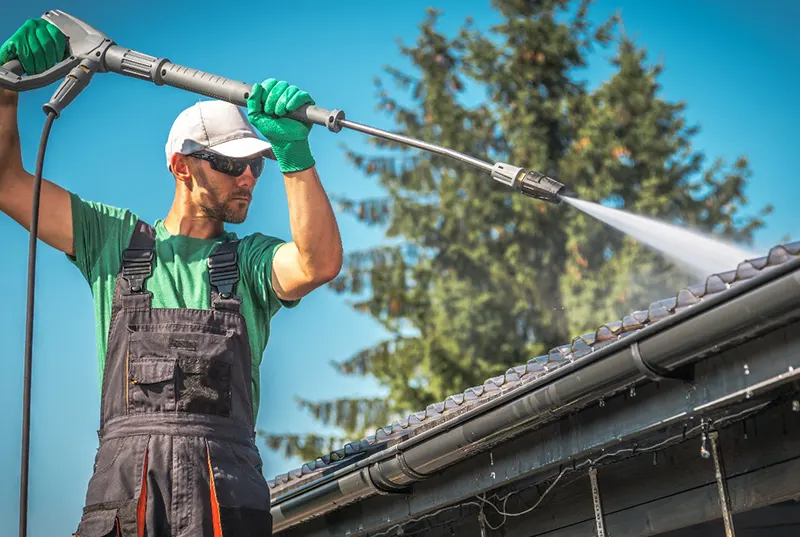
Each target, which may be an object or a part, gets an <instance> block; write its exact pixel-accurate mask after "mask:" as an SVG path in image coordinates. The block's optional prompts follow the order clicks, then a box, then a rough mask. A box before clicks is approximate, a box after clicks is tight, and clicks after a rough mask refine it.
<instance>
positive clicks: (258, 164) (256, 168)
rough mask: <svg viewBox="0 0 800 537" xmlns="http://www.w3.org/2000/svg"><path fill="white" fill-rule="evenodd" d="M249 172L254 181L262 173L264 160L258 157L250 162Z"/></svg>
mask: <svg viewBox="0 0 800 537" xmlns="http://www.w3.org/2000/svg"><path fill="white" fill-rule="evenodd" d="M250 171H251V172H253V177H255V178H256V179H257V178H258V176H259V175H261V172H262V171H264V159H263V157H259V158H256V159H253V160H251V161H250Z"/></svg>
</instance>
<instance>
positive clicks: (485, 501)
mask: <svg viewBox="0 0 800 537" xmlns="http://www.w3.org/2000/svg"><path fill="white" fill-rule="evenodd" d="M772 404H773V401H767V402H765V403H761V404H760V405H757V406H755V407H750V408H747V409H745V410H742V411H741V412H738V413H736V414H732V415H730V416H723V417H721V418H719V419H717V420H714V421H705V420H703V421H701V423H700V424H699V425H695V426H694V427H691V428H689V429H686V430H684V431H683V432H682V433H680V434H675V435H673V436H670V437H668V438H666V439H664V440H662V441H660V442H657V443H655V444H653V445H650V446H647V447H643V448H640V447H638V445H636V444H634V445H633V447H627V448H620V449H618V450H616V451H613V452H608V453H603V454H602V455H600V456H599V457H597V458H587V459H585V460H584V461H583V462H581V463H579V464H575V465H573V466H568V467H565V468H563V469H561V471H559V473H558V474H557V475H556V477H555V479H554V480H553V482H552V483H551V484H550V485H549V486H548V487H547V488H546V489H545V491H544V492H543V493H542V494H541V496H540V497H539V499H538V500H537V501H536V503H535V504H533V506H531V507H529V508H527V509H525V510H524V511H520V512H517V513H509V512H507V511H506V510H505V509H506V503H507V502H508V499H509V498H510V497H511V496H514V495H516V494H519V493H521V492H523V491H525V490H528V489H530V488H531V487H533V486H535V485H531V486H530V487H526V488H524V489H519V490H514V491H511V492H509V493H508V494H506V495H505V496H499V495H497V494H494V495H492V496H490V497H489V498H486V494H485V493H484V494H482V495H480V496H476V497H475V498H476V499H477V500H478V501H477V502H476V501H471V500H470V501H466V502H461V503H459V504H456V505H451V506H447V507H443V508H441V509H439V510H437V511H434V512H433V513H429V514H427V515H423V516H420V517H417V518H413V519H410V520H407V521H405V522H400V523H397V524H394V525H393V526H390V527H389V528H387V529H386V530H384V531H382V532H380V533H375V534H372V535H371V537H383V536H385V535H389V534H391V533H392V532H393V531H395V530H397V533H395V534H394V535H404V536H411V535H415V534H416V533H421V532H422V531H425V530H420V531H417V532H412V533H407V532H405V531H404V528H406V527H408V526H409V525H411V524H416V523H418V522H422V521H427V519H430V518H433V517H435V516H438V515H440V514H442V513H444V512H446V511H451V510H453V509H460V508H463V507H465V506H476V507H478V510H479V511H478V520H479V522H480V523H481V524H486V526H487V527H489V528H490V529H491V530H492V531H496V530H498V529H500V528H502V527H503V526H504V525H505V523H506V521H507V519H508V517H518V516H522V515H525V514H528V513H530V512H531V511H533V510H534V509H536V508H537V507H538V506H539V505H541V503H542V501H544V499H545V498H546V497H547V496H548V495H549V494H550V492H552V490H553V489H554V488H555V486H556V484H558V483H559V481H561V478H562V477H564V475H566V474H568V473H573V472H577V471H579V470H581V469H582V468H584V467H586V466H596V465H598V464H599V463H600V462H602V461H604V460H606V459H609V458H618V457H620V456H621V455H623V454H630V455H635V454H641V453H651V452H653V451H656V450H658V449H661V448H663V447H664V446H666V445H667V444H670V443H674V442H675V441H676V440H678V441H679V442H678V443H681V442H684V441H686V440H688V438H689V437H690V436H691V435H692V434H694V433H695V432H697V431H698V430H702V429H704V428H708V429H709V430H710V429H711V428H718V427H719V426H720V424H724V423H728V422H735V421H741V420H742V419H747V418H748V417H750V416H752V415H755V414H757V413H759V412H761V411H762V410H764V409H765V408H766V407H767V406H770V405H772ZM537 484H538V483H537ZM493 499H496V500H497V501H498V502H502V508H499V507H497V505H495V503H494V502H493V501H492V500H493ZM478 502H480V503H478ZM485 505H489V506H491V507H492V509H494V510H495V511H496V512H497V513H498V514H499V515H501V516H502V517H503V520H502V521H501V522H500V523H499V524H498V525H497V526H492V525H491V524H490V523H489V521H488V520H486V516H485V514H484V506H485ZM459 518H461V517H459ZM451 522H452V521H446V522H442V523H439V524H435V525H430V524H429V527H428V528H426V529H433V528H437V527H440V526H444V525H447V524H450V523H451ZM451 530H452V528H451ZM481 534H482V535H484V532H483V531H482V532H481Z"/></svg>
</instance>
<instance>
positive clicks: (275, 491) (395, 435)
mask: <svg viewBox="0 0 800 537" xmlns="http://www.w3.org/2000/svg"><path fill="white" fill-rule="evenodd" d="M798 257H800V241H797V242H792V243H787V244H783V245H777V246H774V247H773V248H771V249H770V250H769V252H768V254H767V255H765V256H763V257H759V258H755V259H749V260H745V261H743V262H741V263H740V264H739V265H738V266H737V267H736V269H733V270H730V271H727V272H721V273H717V274H712V275H710V276H709V277H707V278H706V280H705V281H704V282H700V283H698V284H695V285H692V286H689V287H686V288H684V289H681V290H680V291H679V292H678V293H676V295H675V296H674V297H670V298H665V299H663V300H658V301H655V302H653V303H651V304H650V306H649V307H648V308H647V309H646V310H640V311H634V312H633V313H631V314H630V315H627V316H625V317H624V318H623V319H621V320H617V321H614V322H609V323H605V324H603V325H602V326H600V327H598V328H597V330H595V331H594V332H593V333H588V334H583V335H580V336H577V337H575V338H574V339H573V340H572V341H571V342H570V343H567V344H564V345H561V346H558V347H555V348H553V349H551V350H550V351H549V352H548V353H547V354H545V355H542V356H536V357H534V358H531V359H530V360H528V362H527V363H525V364H520V365H519V366H516V367H512V368H510V369H508V370H507V371H506V372H505V374H503V375H499V376H497V377H492V378H490V379H487V380H486V381H485V382H484V383H483V384H481V385H479V386H473V387H471V388H468V389H467V390H465V391H464V392H461V393H457V394H453V395H451V396H449V397H447V399H445V400H444V401H441V402H438V403H434V404H432V405H429V406H428V407H427V408H426V409H424V410H420V411H418V412H414V413H413V414H410V415H408V416H406V417H405V418H403V419H401V420H397V421H395V422H394V423H392V424H387V425H386V426H384V427H381V428H379V429H377V430H376V431H375V433H374V434H372V435H369V436H367V437H365V438H362V439H360V440H357V441H353V442H349V443H347V444H345V445H344V446H342V447H341V448H340V449H337V450H335V451H333V452H331V453H329V454H327V455H325V456H323V457H320V458H318V459H316V460H315V461H310V462H307V463H305V464H303V465H302V466H301V467H300V468H296V469H293V470H291V471H289V472H286V473H283V474H279V475H277V476H275V477H274V478H273V479H270V480H268V484H269V487H270V488H271V489H272V497H273V500H277V499H279V497H280V496H281V495H283V494H286V493H288V492H289V491H292V490H294V489H297V488H299V487H302V486H305V485H308V484H309V483H311V482H313V481H315V480H316V479H318V478H320V477H322V476H324V475H328V474H330V473H332V472H334V471H337V470H340V469H342V468H345V467H347V466H349V465H351V464H354V463H355V462H356V461H358V460H361V459H363V458H364V457H366V456H368V455H371V454H373V453H376V452H380V451H381V450H383V449H386V448H388V447H389V446H392V445H394V444H397V443H399V442H401V441H404V440H406V439H408V438H411V437H413V436H416V435H418V434H420V433H421V432H422V431H424V430H428V429H430V428H432V427H434V426H437V425H440V424H442V423H444V422H447V421H448V420H451V419H453V418H454V417H456V416H458V415H460V414H463V413H464V412H466V411H467V410H472V409H474V408H475V407H477V406H480V405H485V404H487V403H488V402H489V401H492V400H493V399H495V398H497V397H498V396H500V395H506V394H508V393H510V392H513V391H514V390H517V389H519V388H520V387H521V386H525V385H527V384H528V383H530V382H532V381H534V380H538V379H541V378H543V377H545V376H547V375H549V374H551V373H552V372H554V371H555V370H557V369H558V368H559V367H561V366H563V365H564V364H568V363H572V362H575V361H578V360H581V359H582V358H585V357H586V356H587V355H588V354H590V353H592V352H593V351H595V350H597V349H599V348H602V347H604V346H606V345H608V344H610V343H612V342H614V341H617V340H619V339H620V338H624V337H627V336H630V335H631V334H633V333H636V332H638V331H639V330H641V329H643V328H645V327H646V326H649V325H652V324H654V323H658V322H659V321H662V320H663V319H666V318H669V317H671V316H673V315H675V314H676V313H678V312H680V311H682V310H685V309H687V308H691V307H692V306H694V305H696V304H698V303H700V302H702V301H703V300H706V299H708V298H709V297H712V296H716V295H719V294H720V293H723V292H725V291H726V290H728V289H731V288H733V287H736V286H737V285H739V284H741V283H742V282H745V281H747V280H749V279H752V278H753V277H755V276H757V275H759V274H761V273H763V272H765V271H768V270H770V269H772V268H775V267H777V266H779V265H782V264H784V263H786V262H788V261H791V260H793V259H796V258H798Z"/></svg>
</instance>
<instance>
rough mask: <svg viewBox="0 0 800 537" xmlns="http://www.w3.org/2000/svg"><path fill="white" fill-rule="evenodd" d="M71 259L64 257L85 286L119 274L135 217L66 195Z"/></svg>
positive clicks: (108, 206)
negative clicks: (80, 276) (69, 199)
mask: <svg viewBox="0 0 800 537" xmlns="http://www.w3.org/2000/svg"><path fill="white" fill-rule="evenodd" d="M70 198H71V203H72V234H73V239H74V244H75V255H74V256H70V255H67V259H69V260H70V261H71V262H72V263H73V264H74V265H75V266H76V267H78V270H80V272H81V274H83V277H84V278H86V281H87V282H92V281H93V280H96V279H97V278H101V277H103V276H105V275H107V274H108V273H114V274H115V273H116V272H118V271H119V263H120V261H119V260H120V257H121V256H122V251H123V250H124V249H125V248H126V247H127V244H128V242H129V241H130V237H131V234H132V233H133V229H134V227H135V225H136V221H137V219H138V217H137V216H136V215H134V214H133V213H131V212H130V211H129V210H127V209H121V208H118V207H113V206H111V205H105V204H103V203H98V202H94V201H87V200H84V199H82V198H81V197H80V196H78V195H77V194H75V193H72V192H71V193H70Z"/></svg>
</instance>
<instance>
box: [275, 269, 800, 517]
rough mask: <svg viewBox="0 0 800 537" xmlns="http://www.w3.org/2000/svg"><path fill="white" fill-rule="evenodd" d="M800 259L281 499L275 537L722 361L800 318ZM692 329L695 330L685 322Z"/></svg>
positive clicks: (708, 299) (747, 281)
mask: <svg viewBox="0 0 800 537" xmlns="http://www.w3.org/2000/svg"><path fill="white" fill-rule="evenodd" d="M799 269H800V258H796V259H793V260H791V261H788V262H786V263H784V264H781V265H778V266H776V267H774V268H771V269H770V270H769V271H767V272H764V273H762V274H759V275H758V276H755V277H753V278H751V279H749V280H745V281H743V282H741V283H739V284H737V285H736V286H735V287H733V288H731V289H728V290H727V291H725V292H723V293H720V294H719V295H716V296H712V297H710V298H707V299H704V300H703V301H702V302H700V303H698V304H696V305H694V306H692V307H690V308H687V309H685V310H683V311H680V312H678V313H676V314H674V315H672V316H671V317H667V318H665V319H662V320H660V321H658V322H657V323H654V324H652V325H650V326H647V327H645V328H643V329H641V330H640V331H638V332H635V333H633V334H631V335H630V336H627V337H623V338H621V339H619V340H617V341H615V342H614V343H611V344H609V345H607V346H605V347H603V348H601V349H598V350H596V351H594V352H591V353H589V354H588V355H586V356H585V357H583V358H580V359H579V360H577V361H575V362H573V363H571V364H567V365H565V366H562V367H560V368H558V369H556V370H555V371H553V372H552V373H550V374H548V375H545V376H544V377H542V378H541V379H537V380H536V381H533V382H531V383H530V385H528V386H525V387H524V388H522V389H520V390H512V391H511V392H510V393H509V394H507V395H506V396H501V397H498V398H497V399H496V400H493V401H491V402H490V403H487V404H485V405H480V406H478V407H477V408H475V409H474V411H469V412H466V413H464V414H463V415H461V416H458V417H457V418H456V419H453V420H449V421H447V422H445V423H443V424H441V425H440V426H437V427H434V428H432V429H430V430H427V431H425V432H423V433H421V434H419V435H417V436H414V437H411V438H409V439H407V440H405V441H403V442H400V443H398V444H396V445H395V446H392V447H391V448H389V449H387V450H384V451H382V452H379V453H375V454H374V455H373V456H371V457H369V458H367V459H364V460H362V461H359V462H358V463H356V464H355V465H353V466H350V467H346V468H342V469H341V470H340V471H339V472H335V473H334V474H332V476H328V477H327V478H321V479H320V480H317V481H315V482H312V483H310V484H308V485H306V486H304V487H301V488H300V489H298V490H295V491H291V492H289V493H287V494H286V495H284V496H282V497H278V498H276V499H275V501H274V503H273V506H272V510H271V511H272V516H273V525H274V527H273V531H274V532H279V531H282V530H284V529H287V528H288V527H290V526H293V525H295V524H297V523H299V522H301V521H304V520H307V519H309V518H312V517H315V516H318V515H321V514H323V513H326V512H328V511H331V510H333V509H336V508H338V507H341V506H343V505H345V504H347V503H351V502H353V501H357V500H361V499H364V498H367V497H370V496H373V495H375V494H391V493H398V492H401V491H405V490H407V489H408V487H409V486H410V485H411V484H413V483H415V482H418V481H421V480H423V479H425V478H426V477H428V476H430V475H431V474H434V473H436V472H438V471H439V470H441V469H443V468H445V467H447V466H450V465H452V464H454V463H456V462H458V461H460V460H463V459H465V458H468V457H469V456H470V455H471V453H473V452H476V451H478V450H479V448H480V446H481V445H482V444H483V443H484V442H486V441H488V440H493V441H497V440H499V439H505V437H507V436H509V435H512V434H519V433H522V432H524V431H526V430H529V429H531V428H532V427H534V426H536V425H540V424H541V423H543V422H545V421H548V420H550V419H552V418H554V417H555V416H556V414H557V413H561V412H563V411H564V410H566V409H567V408H569V407H574V406H576V405H580V404H582V403H585V402H589V401H590V400H592V399H594V398H597V397H599V396H601V395H605V394H608V393H611V392H614V391H617V390H620V389H623V388H625V387H627V386H630V385H631V384H634V383H636V382H638V381H641V380H646V379H650V380H657V379H662V378H663V377H664V376H666V375H670V373H669V372H670V370H672V369H674V368H677V367H680V366H682V365H685V364H687V363H690V362H693V361H696V360H698V359H699V358H700V357H701V356H702V355H703V354H704V353H707V352H716V351H717V350H718V345H721V344H722V343H725V342H726V341H730V340H731V339H732V337H731V335H732V334H733V335H735V338H734V339H736V338H744V337H747V336H751V335H752V334H754V333H756V332H758V331H762V330H764V328H765V327H769V326H777V325H778V324H779V323H785V322H788V321H789V320H790V318H796V317H800V270H799ZM689 320H691V322H687V321H689Z"/></svg>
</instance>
